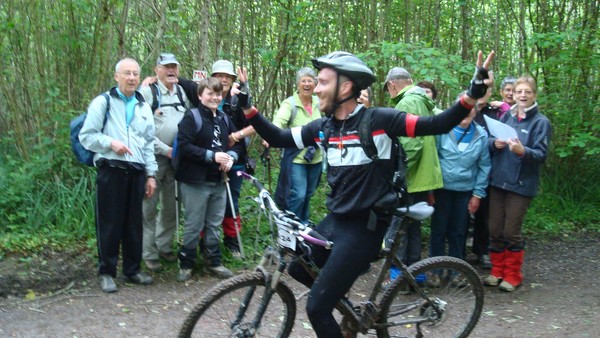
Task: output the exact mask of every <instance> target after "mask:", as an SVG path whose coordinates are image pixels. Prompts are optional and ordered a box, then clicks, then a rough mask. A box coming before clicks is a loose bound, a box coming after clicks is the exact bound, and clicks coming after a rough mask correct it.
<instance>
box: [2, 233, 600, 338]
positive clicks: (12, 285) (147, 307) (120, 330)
mask: <svg viewBox="0 0 600 338" xmlns="http://www.w3.org/2000/svg"><path fill="white" fill-rule="evenodd" d="M598 243H600V234H589V233H588V234H582V235H577V236H573V237H562V238H557V239H552V240H548V241H544V242H541V241H537V240H535V239H529V243H528V247H527V253H526V258H525V260H526V261H525V265H524V275H525V281H524V285H523V286H522V287H520V288H519V289H517V291H515V292H513V293H511V294H507V293H502V292H500V291H498V290H497V289H495V288H486V295H485V296H486V300H485V306H484V312H483V315H482V318H481V320H480V323H479V324H478V325H477V328H476V329H475V331H474V333H473V334H472V337H494V338H504V337H600V320H599V318H600V315H599V310H600V286H599V282H598V278H597V272H598V271H599V270H598V265H599V263H600V245H599V244H598ZM93 266H94V262H93V259H91V258H89V257H82V256H75V255H65V254H60V255H53V256H51V257H35V258H32V259H31V260H28V259H19V258H15V257H9V258H6V259H4V260H3V261H1V262H0V336H2V337H174V336H175V335H176V332H177V330H178V328H179V326H180V324H181V322H182V321H183V319H184V317H185V316H186V314H187V313H188V311H189V310H190V308H191V307H192V306H193V304H194V303H195V302H196V301H197V300H198V299H199V298H200V297H201V296H202V293H203V291H205V290H206V289H207V288H209V287H210V286H212V285H213V284H214V283H216V282H217V281H216V280H215V279H213V278H209V277H195V278H194V279H193V280H192V281H191V282H189V283H185V284H182V283H177V282H175V273H176V271H175V270H176V268H175V266H174V265H173V266H171V267H170V268H169V270H167V271H165V272H163V273H161V274H155V275H154V276H155V284H154V285H151V286H147V287H140V286H134V285H127V284H125V283H124V282H123V280H118V281H117V284H118V285H119V287H120V289H119V292H117V293H115V294H110V295H106V294H103V293H102V292H100V290H99V289H98V286H97V279H96V276H95V274H94V267H93ZM479 271H480V273H481V274H482V275H483V274H484V273H485V272H484V271H483V270H479ZM293 285H294V288H295V289H297V290H298V291H299V292H298V293H301V291H303V287H301V286H299V285H297V284H293ZM49 291H52V292H53V294H52V295H48V292H49ZM34 297H35V298H34ZM302 306H303V302H302V301H301V302H300V303H299V307H300V309H299V311H298V316H297V318H296V323H295V326H294V332H293V335H292V337H314V334H313V333H312V331H311V329H310V325H309V323H308V320H307V318H306V315H305V314H304V311H303V309H302Z"/></svg>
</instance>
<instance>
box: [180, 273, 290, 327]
mask: <svg viewBox="0 0 600 338" xmlns="http://www.w3.org/2000/svg"><path fill="white" fill-rule="evenodd" d="M295 317H296V298H294V294H293V293H292V291H291V290H290V288H289V287H288V286H287V285H286V284H285V283H284V282H283V281H279V283H278V284H277V286H276V287H275V289H274V290H272V289H270V286H269V287H267V286H266V285H265V277H264V275H263V274H262V273H261V272H254V273H248V274H243V275H239V276H235V277H233V278H230V279H228V280H225V281H223V282H221V283H219V284H217V285H216V286H215V287H214V288H212V289H211V290H210V291H209V292H208V293H207V294H206V296H205V297H204V298H203V299H202V300H201V301H200V303H198V305H196V306H195V307H194V309H193V310H192V312H191V313H190V314H189V315H188V316H187V318H186V319H185V321H184V323H183V325H182V327H181V330H180V331H179V337H238V338H243V337H287V336H289V334H290V332H291V331H292V326H293V325H294V319H295Z"/></svg>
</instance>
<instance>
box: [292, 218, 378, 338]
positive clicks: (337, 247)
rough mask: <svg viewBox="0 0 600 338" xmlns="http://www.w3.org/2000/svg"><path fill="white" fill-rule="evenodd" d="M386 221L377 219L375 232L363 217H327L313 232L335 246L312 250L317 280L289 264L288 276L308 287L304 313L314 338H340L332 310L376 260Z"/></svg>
mask: <svg viewBox="0 0 600 338" xmlns="http://www.w3.org/2000/svg"><path fill="white" fill-rule="evenodd" d="M389 222H390V220H389V218H384V219H379V220H378V223H377V227H376V228H375V230H368V229H367V216H366V215H365V216H364V217H360V216H359V217H357V216H356V215H353V216H352V217H350V216H341V215H335V214H329V215H327V216H326V217H325V218H324V219H323V220H322V221H321V223H320V224H319V225H318V226H317V228H316V230H317V231H318V232H319V233H320V234H322V235H323V236H325V237H327V238H328V239H329V240H331V241H332V242H333V243H334V245H333V247H332V249H331V250H325V249H323V248H321V247H318V248H315V249H314V251H313V255H312V256H313V258H314V259H315V262H316V263H317V265H319V266H322V269H321V272H320V274H319V275H318V276H317V278H316V280H315V281H314V282H312V279H311V278H310V276H309V275H308V272H306V271H305V270H304V268H303V267H302V266H301V265H300V263H296V262H294V263H292V264H290V266H289V273H290V275H291V276H292V277H294V278H295V279H296V280H298V281H300V282H301V283H303V284H305V285H307V286H309V287H311V290H310V292H309V294H308V300H307V303H306V313H307V315H308V318H309V319H310V323H311V324H312V327H313V329H314V330H315V333H316V334H317V337H321V338H336V337H340V338H341V337H342V332H341V330H340V326H339V325H338V323H337V322H336V320H335V318H334V317H333V310H334V308H335V306H336V304H337V303H338V302H339V301H340V299H342V297H344V295H345V294H346V293H347V292H348V290H350V288H351V287H352V284H354V282H355V281H356V279H357V278H358V276H360V274H361V273H363V272H364V271H366V269H368V267H369V264H370V263H371V262H372V261H374V260H375V259H376V257H377V255H378V254H379V251H380V249H381V243H382V240H383V236H384V235H385V232H386V230H387V227H388V226H389V224H390V223H389Z"/></svg>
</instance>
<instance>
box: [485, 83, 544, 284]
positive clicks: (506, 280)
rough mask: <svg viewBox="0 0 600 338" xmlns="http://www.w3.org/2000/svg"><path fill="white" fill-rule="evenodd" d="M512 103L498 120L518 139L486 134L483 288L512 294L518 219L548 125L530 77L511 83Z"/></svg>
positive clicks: (519, 248) (533, 185) (519, 255)
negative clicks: (487, 268)
mask: <svg viewBox="0 0 600 338" xmlns="http://www.w3.org/2000/svg"><path fill="white" fill-rule="evenodd" d="M514 93H515V94H514V97H515V101H516V103H515V105H514V106H513V107H512V108H511V110H510V113H509V114H505V115H504V116H503V117H502V118H501V119H500V121H501V122H503V123H506V124H507V125H509V126H511V127H513V128H514V129H515V130H516V131H517V138H515V139H509V140H500V139H497V138H494V137H491V138H490V141H489V145H490V149H491V152H492V171H491V175H490V206H491V207H490V219H489V224H490V259H491V261H492V271H491V272H490V275H488V276H487V277H485V278H484V280H483V282H484V284H485V285H488V286H498V285H499V287H500V290H503V291H507V292H511V291H514V290H515V288H516V287H517V286H519V285H520V284H521V282H522V281H523V274H522V273H521V266H522V265H523V257H524V251H523V249H524V248H525V241H524V239H523V236H522V234H521V227H522V225H523V218H524V217H525V214H526V213H527V208H528V207H529V205H530V204H531V201H532V200H533V197H534V196H535V195H536V194H537V190H538V186H539V179H540V169H541V167H542V164H543V163H544V162H545V160H546V157H547V156H548V146H549V144H550V136H551V134H552V128H551V126H550V121H549V120H548V119H547V118H546V117H545V116H544V115H542V114H541V113H540V112H539V111H538V105H537V102H536V98H537V86H536V83H535V80H534V79H533V78H532V77H530V76H524V77H521V78H519V79H518V80H517V81H516V82H515V92H514Z"/></svg>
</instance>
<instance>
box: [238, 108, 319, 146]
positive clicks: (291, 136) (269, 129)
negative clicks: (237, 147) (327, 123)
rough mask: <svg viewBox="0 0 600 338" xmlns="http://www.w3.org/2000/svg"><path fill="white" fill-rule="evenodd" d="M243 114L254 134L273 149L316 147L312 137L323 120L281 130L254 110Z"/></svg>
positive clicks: (246, 110)
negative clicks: (254, 131)
mask: <svg viewBox="0 0 600 338" xmlns="http://www.w3.org/2000/svg"><path fill="white" fill-rule="evenodd" d="M244 114H246V118H247V119H248V120H250V123H251V124H252V126H253V127H254V129H255V130H256V132H257V133H258V134H259V135H260V137H262V138H263V139H264V140H266V141H267V142H268V143H269V146H271V147H275V148H298V149H304V148H306V147H308V146H311V145H312V146H314V145H316V143H315V140H314V135H315V134H316V133H317V132H318V131H317V130H318V128H317V126H318V125H319V124H320V123H322V120H323V119H319V120H315V121H312V122H310V123H308V124H306V125H304V126H301V127H294V128H291V129H281V128H279V127H277V126H276V125H274V124H273V123H271V121H269V120H268V119H266V118H265V117H264V116H263V115H262V114H260V113H259V112H258V110H257V109H256V108H250V109H245V110H244Z"/></svg>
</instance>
